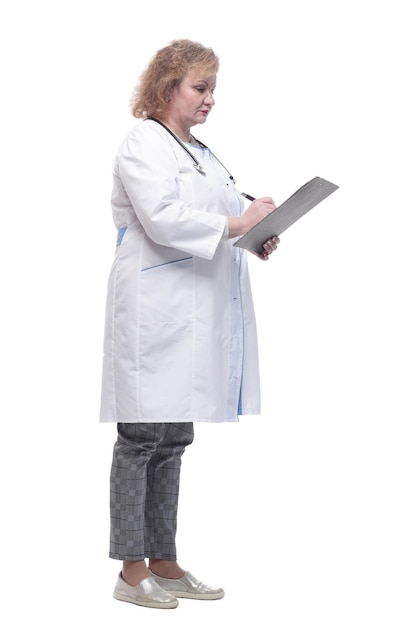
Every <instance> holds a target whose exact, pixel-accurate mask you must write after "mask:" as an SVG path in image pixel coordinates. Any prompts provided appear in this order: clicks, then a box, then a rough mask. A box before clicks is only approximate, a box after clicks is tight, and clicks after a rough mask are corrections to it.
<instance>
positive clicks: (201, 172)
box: [147, 117, 236, 183]
mask: <svg viewBox="0 0 417 626" xmlns="http://www.w3.org/2000/svg"><path fill="white" fill-rule="evenodd" d="M147 119H148V120H152V121H153V122H157V123H158V124H160V125H161V126H162V127H163V128H165V130H166V131H167V133H169V134H170V135H171V137H173V138H174V139H175V141H176V142H177V143H178V144H179V145H180V146H181V148H182V149H183V150H185V152H186V153H187V154H188V156H189V157H190V158H191V159H192V160H193V163H194V167H195V169H196V170H197V172H199V174H202V175H203V176H205V175H206V173H205V171H204V167H203V166H202V165H201V163H199V162H198V161H197V159H196V158H195V156H194V155H193V153H192V152H191V151H190V150H189V149H188V148H187V146H186V145H185V144H184V143H183V142H182V141H181V139H180V138H179V137H177V135H176V134H175V133H173V132H172V130H171V129H170V128H168V126H165V124H163V123H162V122H161V121H160V120H157V119H156V117H148V118H147ZM191 138H192V139H194V141H195V142H196V143H198V145H199V146H200V147H201V148H207V149H209V148H208V146H206V145H205V144H204V143H203V142H202V141H199V140H198V139H196V138H195V137H194V135H191ZM210 152H211V154H212V155H213V156H214V158H215V159H216V161H217V162H218V163H220V165H221V166H222V168H223V169H224V170H225V171H226V172H227V173H228V175H229V178H230V180H231V181H232V182H233V183H236V180H235V177H234V176H233V175H232V174H231V173H230V172H229V170H228V169H227V167H225V166H224V165H223V163H222V162H221V161H220V159H218V158H217V157H216V155H215V154H214V153H213V152H212V151H211V150H210Z"/></svg>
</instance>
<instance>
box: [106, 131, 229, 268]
mask: <svg viewBox="0 0 417 626" xmlns="http://www.w3.org/2000/svg"><path fill="white" fill-rule="evenodd" d="M191 167H192V163H191ZM116 168H117V171H115V175H116V176H119V178H120V181H121V183H122V185H123V187H124V189H125V191H126V193H127V195H128V197H129V200H130V202H131V203H132V206H133V209H134V211H135V213H136V215H137V217H138V219H139V221H140V223H141V224H142V226H143V228H144V230H145V232H146V234H147V235H148V236H149V237H150V238H151V239H152V240H153V241H154V242H155V243H157V244H159V245H162V246H169V247H172V248H176V249H179V250H183V251H184V252H186V253H188V254H191V255H193V256H199V257H202V258H204V259H209V260H210V259H212V258H213V256H214V254H215V252H216V249H217V246H218V244H219V242H220V241H221V239H222V236H223V234H224V231H225V227H226V222H227V217H226V216H225V215H220V214H218V213H216V212H215V210H213V207H211V210H210V211H209V210H207V208H206V207H204V206H198V198H196V200H195V201H192V200H190V199H188V200H184V199H183V198H181V192H180V190H181V184H180V166H179V163H178V159H177V155H176V154H175V151H174V149H173V146H172V144H171V142H170V140H169V139H168V138H166V137H164V136H161V133H160V131H159V129H154V128H153V127H152V126H151V125H149V127H148V128H146V132H141V133H135V132H132V133H130V135H129V136H128V137H127V139H126V140H125V142H124V143H123V145H122V147H121V149H120V151H119V154H118V158H117V164H116ZM193 174H194V172H192V173H191V174H189V175H193ZM195 175H196V176H198V175H199V174H198V173H195Z"/></svg>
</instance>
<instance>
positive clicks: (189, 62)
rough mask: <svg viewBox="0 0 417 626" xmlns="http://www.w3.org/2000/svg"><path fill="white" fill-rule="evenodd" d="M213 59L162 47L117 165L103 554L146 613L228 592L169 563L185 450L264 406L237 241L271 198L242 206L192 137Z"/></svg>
mask: <svg viewBox="0 0 417 626" xmlns="http://www.w3.org/2000/svg"><path fill="white" fill-rule="evenodd" d="M218 66H219V60H218V57H217V56H216V55H215V54H214V52H213V51H212V49H210V48H205V47H204V46H202V45H201V44H199V43H195V42H192V41H189V40H175V41H173V42H171V43H170V44H169V45H167V46H166V47H164V48H162V49H161V50H159V51H158V52H157V53H156V54H155V56H154V57H153V59H152V60H151V62H150V64H149V65H148V67H147V68H146V70H145V71H144V73H143V74H142V76H141V80H140V81H139V84H138V86H137V88H136V90H135V92H134V94H133V97H132V102H131V109H132V113H133V115H134V116H135V117H137V118H140V121H139V123H138V124H137V125H136V126H135V127H134V128H133V129H132V130H131V132H130V133H129V134H128V136H127V137H126V139H125V140H124V141H123V143H122V145H121V147H120V149H119V151H118V154H117V156H116V159H115V162H114V169H113V193H112V210H113V219H114V223H115V225H116V228H117V229H118V237H117V246H116V252H115V259H114V263H113V266H112V269H111V273H110V278H109V285H108V297H107V309H106V328H105V341H104V364H103V385H102V404H101V414H100V420H101V421H103V422H109V421H113V422H117V428H118V437H117V441H116V444H115V447H114V455H113V463H112V469H111V538H110V556H111V557H112V558H115V559H119V560H122V561H123V566H122V571H121V573H120V575H119V578H118V581H117V584H116V588H115V591H114V597H115V598H117V599H119V600H124V601H127V602H133V603H135V604H139V605H142V606H150V607H155V608H174V607H176V606H177V604H178V600H177V598H181V597H187V598H194V599H203V600H204V599H218V598H221V597H222V596H223V595H224V591H223V589H221V588H216V587H210V586H208V585H205V584H203V583H201V582H199V581H198V580H197V579H196V578H194V576H192V575H191V574H190V573H189V572H186V571H185V570H184V569H182V568H181V567H180V565H179V564H178V563H177V560H176V558H177V557H176V546H175V533H176V518H177V502H178V486H179V473H180V465H181V457H182V454H183V452H184V450H185V447H186V446H187V445H189V444H190V443H191V442H192V440H193V423H194V422H195V421H206V422H223V421H237V420H238V415H239V414H245V413H246V414H248V413H249V414H257V413H259V410H260V405H259V374H258V362H257V359H258V354H257V340H256V326H255V317H254V311H253V305H252V299H251V292H250V285H249V278H248V271H247V259H246V252H244V251H243V250H242V249H240V248H237V247H233V245H232V243H233V239H234V238H236V237H239V236H241V235H243V234H244V233H246V232H247V231H248V230H249V229H250V228H251V227H252V226H254V225H255V224H256V223H258V222H259V221H260V220H261V219H262V218H263V217H265V216H266V215H267V214H268V213H270V212H271V211H272V210H273V209H274V208H275V205H274V202H273V200H272V198H269V197H265V198H260V199H257V200H255V201H253V202H252V203H251V204H250V206H249V207H248V209H247V210H246V211H244V206H243V201H242V197H241V195H240V194H239V192H238V190H237V189H236V186H235V181H234V179H233V177H232V176H231V175H230V173H229V172H228V171H227V170H226V169H225V168H224V166H222V164H221V163H220V162H219V161H218V160H217V159H216V157H215V156H214V154H213V153H212V152H211V151H210V150H209V149H208V148H207V147H206V146H204V145H203V144H202V143H200V142H199V141H198V140H196V139H195V138H194V136H193V135H192V134H191V132H190V129H191V128H192V127H193V126H196V125H197V124H204V123H205V121H206V119H207V117H208V115H209V113H210V111H211V109H212V107H213V105H214V98H213V92H214V89H215V86H216V75H217V70H218ZM277 243H278V239H277V238H273V239H271V240H269V241H268V242H266V243H265V245H264V253H263V254H261V255H258V256H260V258H261V259H267V258H268V256H269V255H270V254H271V253H272V252H273V250H275V249H276V247H277ZM145 559H149V562H148V564H146V562H145Z"/></svg>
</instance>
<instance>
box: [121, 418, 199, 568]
mask: <svg viewBox="0 0 417 626" xmlns="http://www.w3.org/2000/svg"><path fill="white" fill-rule="evenodd" d="M117 431H118V437H117V441H116V443H115V445H114V450H113V463H112V467H111V474H110V515H111V527H110V557H111V558H113V559H126V560H133V561H140V560H143V559H144V558H155V559H167V560H176V546H175V535H176V530H177V509H178V492H179V483H180V468H181V457H182V455H183V453H184V450H185V447H186V446H187V445H189V444H191V443H192V441H193V438H194V425H193V423H192V422H185V423H163V424H145V423H134V424H120V423H119V424H117Z"/></svg>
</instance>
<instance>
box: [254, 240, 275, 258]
mask: <svg viewBox="0 0 417 626" xmlns="http://www.w3.org/2000/svg"><path fill="white" fill-rule="evenodd" d="M278 244H279V238H278V237H271V239H268V240H267V241H265V243H264V244H263V245H262V247H263V249H264V251H263V252H261V253H260V254H258V253H257V252H255V251H253V250H252V251H251V252H252V254H254V255H255V256H257V257H258V259H261V260H262V261H267V260H268V259H269V255H270V254H272V253H273V252H274V250H276V249H277V247H278Z"/></svg>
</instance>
